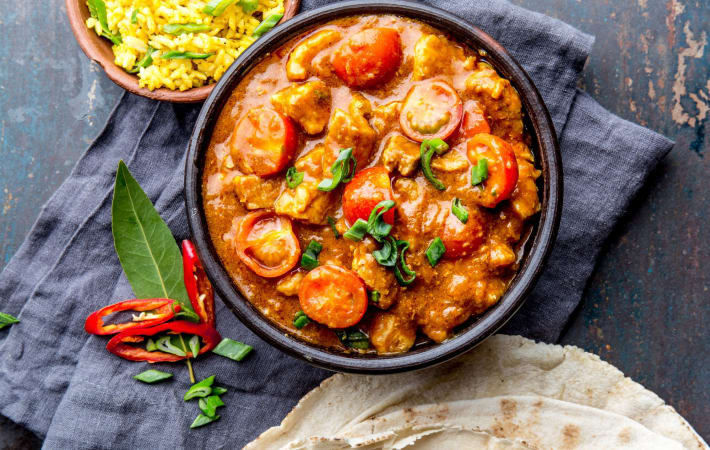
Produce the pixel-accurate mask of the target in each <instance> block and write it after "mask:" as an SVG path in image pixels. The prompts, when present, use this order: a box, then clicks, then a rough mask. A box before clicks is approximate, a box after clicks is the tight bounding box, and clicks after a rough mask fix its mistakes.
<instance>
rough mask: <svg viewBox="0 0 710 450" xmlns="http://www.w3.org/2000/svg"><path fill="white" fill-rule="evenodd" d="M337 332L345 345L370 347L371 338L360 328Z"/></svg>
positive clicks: (362, 347)
mask: <svg viewBox="0 0 710 450" xmlns="http://www.w3.org/2000/svg"><path fill="white" fill-rule="evenodd" d="M335 334H336V335H337V336H338V339H340V342H342V343H343V345H344V346H346V347H350V348H357V349H360V350H365V349H368V348H370V339H369V338H368V337H367V335H366V334H365V333H363V332H362V331H359V330H337V331H336V332H335Z"/></svg>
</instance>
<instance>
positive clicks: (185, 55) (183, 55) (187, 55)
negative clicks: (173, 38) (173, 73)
mask: <svg viewBox="0 0 710 450" xmlns="http://www.w3.org/2000/svg"><path fill="white" fill-rule="evenodd" d="M212 55H214V53H195V52H180V51H177V50H170V51H168V52H165V53H163V54H162V55H160V57H161V58H163V59H207V58H209V57H210V56H212Z"/></svg>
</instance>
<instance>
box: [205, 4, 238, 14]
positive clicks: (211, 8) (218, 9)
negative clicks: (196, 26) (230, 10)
mask: <svg viewBox="0 0 710 450" xmlns="http://www.w3.org/2000/svg"><path fill="white" fill-rule="evenodd" d="M235 1H236V0H210V1H209V2H207V4H206V5H205V7H204V8H202V12H203V13H205V14H209V15H210V16H214V17H217V16H221V15H222V13H224V10H225V9H227V7H228V6H229V5H231V4H232V3H234V2H235Z"/></svg>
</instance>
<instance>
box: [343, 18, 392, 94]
mask: <svg viewBox="0 0 710 450" xmlns="http://www.w3.org/2000/svg"><path fill="white" fill-rule="evenodd" d="M401 62H402V40H401V39H400V37H399V33H398V32H397V31H396V30H393V29H391V28H370V29H367V30H363V31H361V32H359V33H356V34H354V35H353V36H351V37H350V39H348V41H347V42H345V43H344V44H343V45H341V46H340V48H338V50H336V51H335V53H334V54H333V69H334V70H335V74H336V75H337V76H338V77H339V78H340V79H341V80H343V82H344V83H345V84H347V85H348V86H350V87H353V88H370V87H374V86H376V85H378V84H380V83H384V82H386V81H387V80H389V79H390V78H391V77H392V75H394V73H395V72H396V71H397V69H398V68H399V65H400V63H401Z"/></svg>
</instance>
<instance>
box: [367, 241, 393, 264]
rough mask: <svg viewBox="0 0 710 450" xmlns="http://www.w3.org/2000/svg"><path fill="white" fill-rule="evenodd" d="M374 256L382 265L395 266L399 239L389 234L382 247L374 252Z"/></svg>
mask: <svg viewBox="0 0 710 450" xmlns="http://www.w3.org/2000/svg"><path fill="white" fill-rule="evenodd" d="M372 256H373V257H374V258H375V261H377V262H378V263H379V264H380V265H382V266H385V267H394V266H395V265H396V264H397V241H396V240H395V238H393V237H392V236H388V237H387V239H386V240H385V241H384V242H383V243H382V248H381V249H379V250H375V251H374V252H372Z"/></svg>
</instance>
